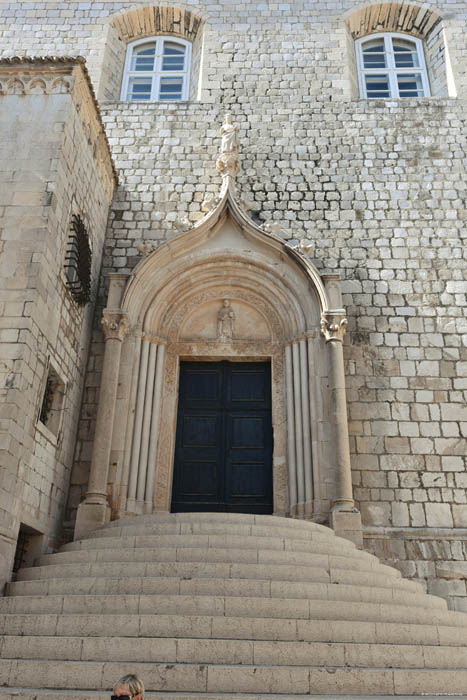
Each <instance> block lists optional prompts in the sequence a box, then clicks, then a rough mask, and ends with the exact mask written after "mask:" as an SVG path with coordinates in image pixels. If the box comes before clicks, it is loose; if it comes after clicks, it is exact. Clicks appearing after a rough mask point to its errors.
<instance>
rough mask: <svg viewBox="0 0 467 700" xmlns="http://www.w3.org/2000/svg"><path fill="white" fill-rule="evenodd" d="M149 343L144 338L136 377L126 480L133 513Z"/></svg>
mask: <svg viewBox="0 0 467 700" xmlns="http://www.w3.org/2000/svg"><path fill="white" fill-rule="evenodd" d="M149 345H150V343H149V341H148V340H147V339H146V338H145V339H144V340H143V343H142V349H141V359H140V365H139V375H138V394H137V399H136V414H135V421H134V427H133V443H132V447H131V460H130V474H129V478H128V496H127V511H129V512H131V513H132V512H135V509H136V491H137V485H138V467H139V455H140V450H141V437H142V431H143V418H144V400H145V396H146V378H147V373H148V357H149Z"/></svg>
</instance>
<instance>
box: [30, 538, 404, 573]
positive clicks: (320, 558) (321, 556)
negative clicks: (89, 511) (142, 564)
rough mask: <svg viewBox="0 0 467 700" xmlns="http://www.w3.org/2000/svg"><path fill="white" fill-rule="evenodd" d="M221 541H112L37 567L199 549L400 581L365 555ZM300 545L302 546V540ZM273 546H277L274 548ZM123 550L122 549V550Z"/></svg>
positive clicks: (48, 557) (45, 558)
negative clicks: (264, 555)
mask: <svg viewBox="0 0 467 700" xmlns="http://www.w3.org/2000/svg"><path fill="white" fill-rule="evenodd" d="M222 539H223V537H222V538H219V537H215V538H211V537H209V536H207V535H206V536H204V535H200V536H197V535H193V536H189V537H188V538H185V539H184V538H183V536H182V535H174V536H167V537H155V538H154V540H153V541H152V542H151V544H150V546H149V545H143V546H141V545H140V546H130V545H128V544H127V543H126V542H120V545H118V542H119V540H118V538H115V539H112V540H111V542H112V546H111V547H88V548H83V549H78V550H76V549H75V550H61V551H60V552H57V553H55V554H45V555H42V556H41V557H39V558H38V559H37V561H36V566H46V565H48V564H54V563H60V564H62V563H63V564H67V563H73V562H90V561H158V558H157V557H158V553H159V552H160V551H167V550H168V549H172V551H175V552H178V551H179V550H180V549H194V550H199V549H201V550H202V551H203V552H204V551H205V549H206V548H208V549H213V550H219V549H223V550H224V551H226V552H229V551H231V552H232V558H233V557H234V556H235V555H236V553H237V552H238V551H239V550H241V551H245V550H247V551H248V553H249V554H251V555H252V556H254V555H255V553H257V552H268V553H269V555H270V556H273V557H277V556H280V554H285V555H286V556H290V555H293V554H295V555H297V554H298V555H299V558H300V560H301V561H303V562H304V563H306V564H308V565H310V566H323V567H329V566H335V567H339V568H349V565H353V567H354V568H357V567H358V569H359V570H363V571H384V572H385V574H386V575H388V576H393V577H396V578H397V577H400V573H399V572H398V571H397V570H396V569H394V568H392V567H390V566H385V565H384V564H381V563H380V562H379V561H378V559H376V557H372V556H371V555H369V556H366V555H365V553H364V552H358V553H357V554H356V555H354V556H352V553H345V554H342V553H339V554H332V553H331V554H330V553H329V552H308V551H305V550H300V551H299V552H297V551H296V550H292V548H291V547H288V548H287V549H286V548H285V547H284V541H283V540H282V541H281V540H271V539H270V538H266V537H265V538H264V542H263V543H262V545H258V539H259V538H254V539H255V546H253V545H252V544H251V541H250V540H248V538H245V539H246V541H247V543H248V544H249V545H250V546H247V545H246V543H245V547H242V546H240V545H239V543H238V541H239V540H241V538H239V537H237V538H236V540H235V543H234V542H233V541H232V540H231V541H230V543H227V541H226V543H225V545H223V544H222ZM101 541H102V540H84V542H86V543H89V544H94V543H96V542H101ZM103 542H104V543H105V544H107V542H109V540H103ZM301 542H304V540H302V541H301ZM234 544H235V546H234ZM276 544H277V546H274V545H276ZM305 544H308V543H305ZM279 545H280V546H279ZM122 547H125V548H124V549H122ZM279 553H280V554H279ZM256 558H257V557H256Z"/></svg>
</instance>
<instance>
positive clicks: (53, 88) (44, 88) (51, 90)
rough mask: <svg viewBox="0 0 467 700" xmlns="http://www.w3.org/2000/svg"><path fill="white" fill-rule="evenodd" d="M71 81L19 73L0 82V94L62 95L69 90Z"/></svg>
mask: <svg viewBox="0 0 467 700" xmlns="http://www.w3.org/2000/svg"><path fill="white" fill-rule="evenodd" d="M72 84H73V83H72V81H71V80H67V79H66V78H63V77H61V78H54V77H53V76H52V77H51V78H48V79H42V78H32V77H31V76H30V75H27V74H23V73H20V74H19V75H18V77H16V78H11V79H10V80H5V81H1V82H0V95H57V94H58V95H62V94H64V93H67V92H70V90H71V87H72Z"/></svg>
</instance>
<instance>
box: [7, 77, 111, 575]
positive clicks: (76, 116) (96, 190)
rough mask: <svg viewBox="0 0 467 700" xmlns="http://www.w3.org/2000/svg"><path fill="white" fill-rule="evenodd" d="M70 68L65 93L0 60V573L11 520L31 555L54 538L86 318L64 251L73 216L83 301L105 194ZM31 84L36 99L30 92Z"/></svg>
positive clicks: (49, 80) (81, 91)
mask: <svg viewBox="0 0 467 700" xmlns="http://www.w3.org/2000/svg"><path fill="white" fill-rule="evenodd" d="M72 68H73V67H71V70H72ZM71 70H70V74H69V75H66V76H65V77H63V76H61V77H58V79H59V80H66V81H67V85H69V86H70V90H72V94H69V92H68V91H66V92H62V93H61V94H50V91H51V90H53V89H54V88H53V87H52V85H53V84H54V80H55V79H56V76H55V75H54V72H53V67H52V69H51V71H50V72H47V66H45V67H42V66H39V67H38V69H37V70H36V68H35V67H34V66H31V65H26V66H24V65H14V66H0V83H1V84H2V86H3V88H4V90H5V92H6V93H7V94H6V95H5V94H4V96H3V97H2V98H1V106H2V109H1V112H0V113H1V115H2V117H1V118H2V123H1V127H0V130H1V134H2V143H1V146H2V160H1V163H2V167H1V179H2V183H1V186H0V190H1V192H2V194H1V197H2V207H1V209H2V211H1V213H2V214H3V226H2V232H1V234H0V241H1V245H2V247H1V254H0V280H1V282H0V300H1V306H2V312H3V314H2V328H1V331H0V358H1V360H0V361H1V365H0V366H1V376H2V383H1V387H2V388H1V400H2V405H1V408H0V410H1V424H0V426H1V429H0V440H1V443H0V468H1V492H0V494H1V511H0V538H1V543H2V548H1V555H2V566H1V570H2V576H8V573H9V571H10V570H11V565H12V556H13V554H14V550H15V545H16V538H17V534H18V528H19V526H20V524H22V525H23V526H26V527H27V528H31V530H30V532H32V531H34V532H35V533H36V539H37V537H39V538H40V542H39V543H38V550H45V549H47V548H50V547H54V546H56V544H57V541H59V539H60V537H61V529H62V522H63V517H64V511H65V504H66V499H67V496H68V488H69V480H70V472H71V464H72V459H73V451H74V444H75V436H76V425H77V418H78V411H79V406H80V399H81V391H82V383H83V375H84V369H85V361H86V355H87V350H88V345H89V342H88V341H89V331H90V326H91V321H92V314H93V310H92V305H89V306H88V307H87V308H86V309H83V308H82V307H79V306H78V305H77V304H76V302H74V300H73V299H72V298H71V296H70V294H69V292H68V291H67V289H66V286H65V277H64V272H63V264H64V257H65V251H66V248H67V242H68V236H69V232H70V222H71V216H72V214H73V213H77V212H79V213H80V214H81V216H82V217H83V218H84V219H85V221H86V225H87V227H88V231H89V234H90V239H91V246H92V250H93V271H92V277H93V287H94V292H93V293H94V296H95V293H96V287H97V283H98V278H99V269H100V260H101V252H102V245H103V238H104V232H105V227H106V223H107V214H108V207H109V204H110V201H111V197H112V192H113V171H112V168H111V166H110V157H109V155H108V152H107V151H106V148H107V147H106V146H105V144H104V143H101V148H99V147H98V146H97V143H96V142H97V141H100V140H101V139H102V138H103V134H102V128H100V129H99V132H97V131H96V124H95V122H94V120H95V116H93V114H92V112H93V111H94V112H95V107H94V104H93V102H92V98H91V94H90V92H89V87H88V86H87V83H86V81H85V80H84V75H83V73H82V69H81V68H80V67H79V68H78V67H77V68H76V69H75V75H74V76H73V75H72V74H71ZM15 79H16V80H17V81H19V80H20V81H21V85H22V86H23V88H21V90H23V89H24V92H25V93H26V94H8V91H9V90H15V89H16V90H17V91H19V90H20V88H19V85H20V83H19V82H17V83H16V88H15V87H14V86H13V87H12V85H11V82H10V81H11V80H15ZM74 82H75V87H74V88H73V83H74ZM62 85H63V84H62ZM5 86H6V87H5ZM35 90H36V91H40V93H42V94H30V91H35ZM45 90H47V92H48V93H49V94H44V91H45ZM93 136H94V138H92V137H93ZM94 144H96V150H95V152H94V153H93V149H92V146H93V145H94ZM102 147H104V149H105V150H104V153H105V156H106V158H107V165H105V157H104V158H103V153H102ZM98 160H101V163H100V164H99V163H98ZM49 367H53V369H54V371H55V372H56V373H57V375H58V376H59V378H60V381H61V383H62V384H63V390H64V397H63V404H62V409H61V414H62V415H61V418H60V425H59V430H56V431H53V432H52V431H51V430H49V429H48V428H47V427H46V425H44V424H43V423H42V422H41V421H40V420H39V412H40V408H41V403H42V397H43V393H44V389H45V382H46V379H47V374H48V371H49ZM36 553H37V552H36ZM3 580H5V579H3Z"/></svg>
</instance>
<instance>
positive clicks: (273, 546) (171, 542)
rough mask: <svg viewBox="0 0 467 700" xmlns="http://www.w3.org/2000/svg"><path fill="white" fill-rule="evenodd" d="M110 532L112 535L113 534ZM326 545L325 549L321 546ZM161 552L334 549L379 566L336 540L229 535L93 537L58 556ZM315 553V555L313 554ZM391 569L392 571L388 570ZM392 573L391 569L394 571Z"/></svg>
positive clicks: (325, 551)
mask: <svg viewBox="0 0 467 700" xmlns="http://www.w3.org/2000/svg"><path fill="white" fill-rule="evenodd" d="M112 532H113V531H112ZM324 545H326V546H324ZM122 547H124V548H125V549H127V548H128V549H134V548H136V549H138V548H144V549H146V550H149V549H164V548H168V547H170V548H173V549H180V548H200V547H201V548H203V549H204V548H206V547H211V548H214V549H215V548H221V549H233V550H235V549H240V550H244V549H254V550H260V551H263V550H280V551H291V552H300V554H301V555H302V556H306V555H307V554H308V555H310V554H311V555H315V556H317V555H319V554H321V555H322V556H327V555H329V554H331V555H332V554H333V552H332V551H330V547H334V548H335V549H336V555H340V556H341V557H345V558H346V559H351V558H352V559H355V560H356V561H360V562H368V563H370V562H371V563H373V564H374V565H376V566H382V564H381V563H380V561H379V560H378V559H377V557H375V556H373V555H372V554H369V553H368V552H363V551H360V550H355V549H352V548H348V547H346V546H345V545H343V544H342V543H341V542H339V541H338V540H331V542H330V543H329V544H328V543H325V542H323V541H322V540H318V541H317V540H313V539H292V538H286V537H274V536H271V535H269V536H265V535H263V536H261V537H258V536H252V535H251V536H247V535H229V534H221V535H220V534H214V535H213V534H191V533H189V534H169V535H162V534H153V535H131V536H122V537H109V536H107V537H94V538H92V539H87V540H86V539H85V540H78V541H76V542H70V543H68V544H66V545H64V546H63V547H62V548H61V550H60V551H61V552H62V553H63V552H67V553H68V552H76V551H89V550H95V549H106V550H109V549H122ZM316 550H317V551H316ZM387 568H388V569H390V568H391V567H387ZM393 571H394V569H393Z"/></svg>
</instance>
